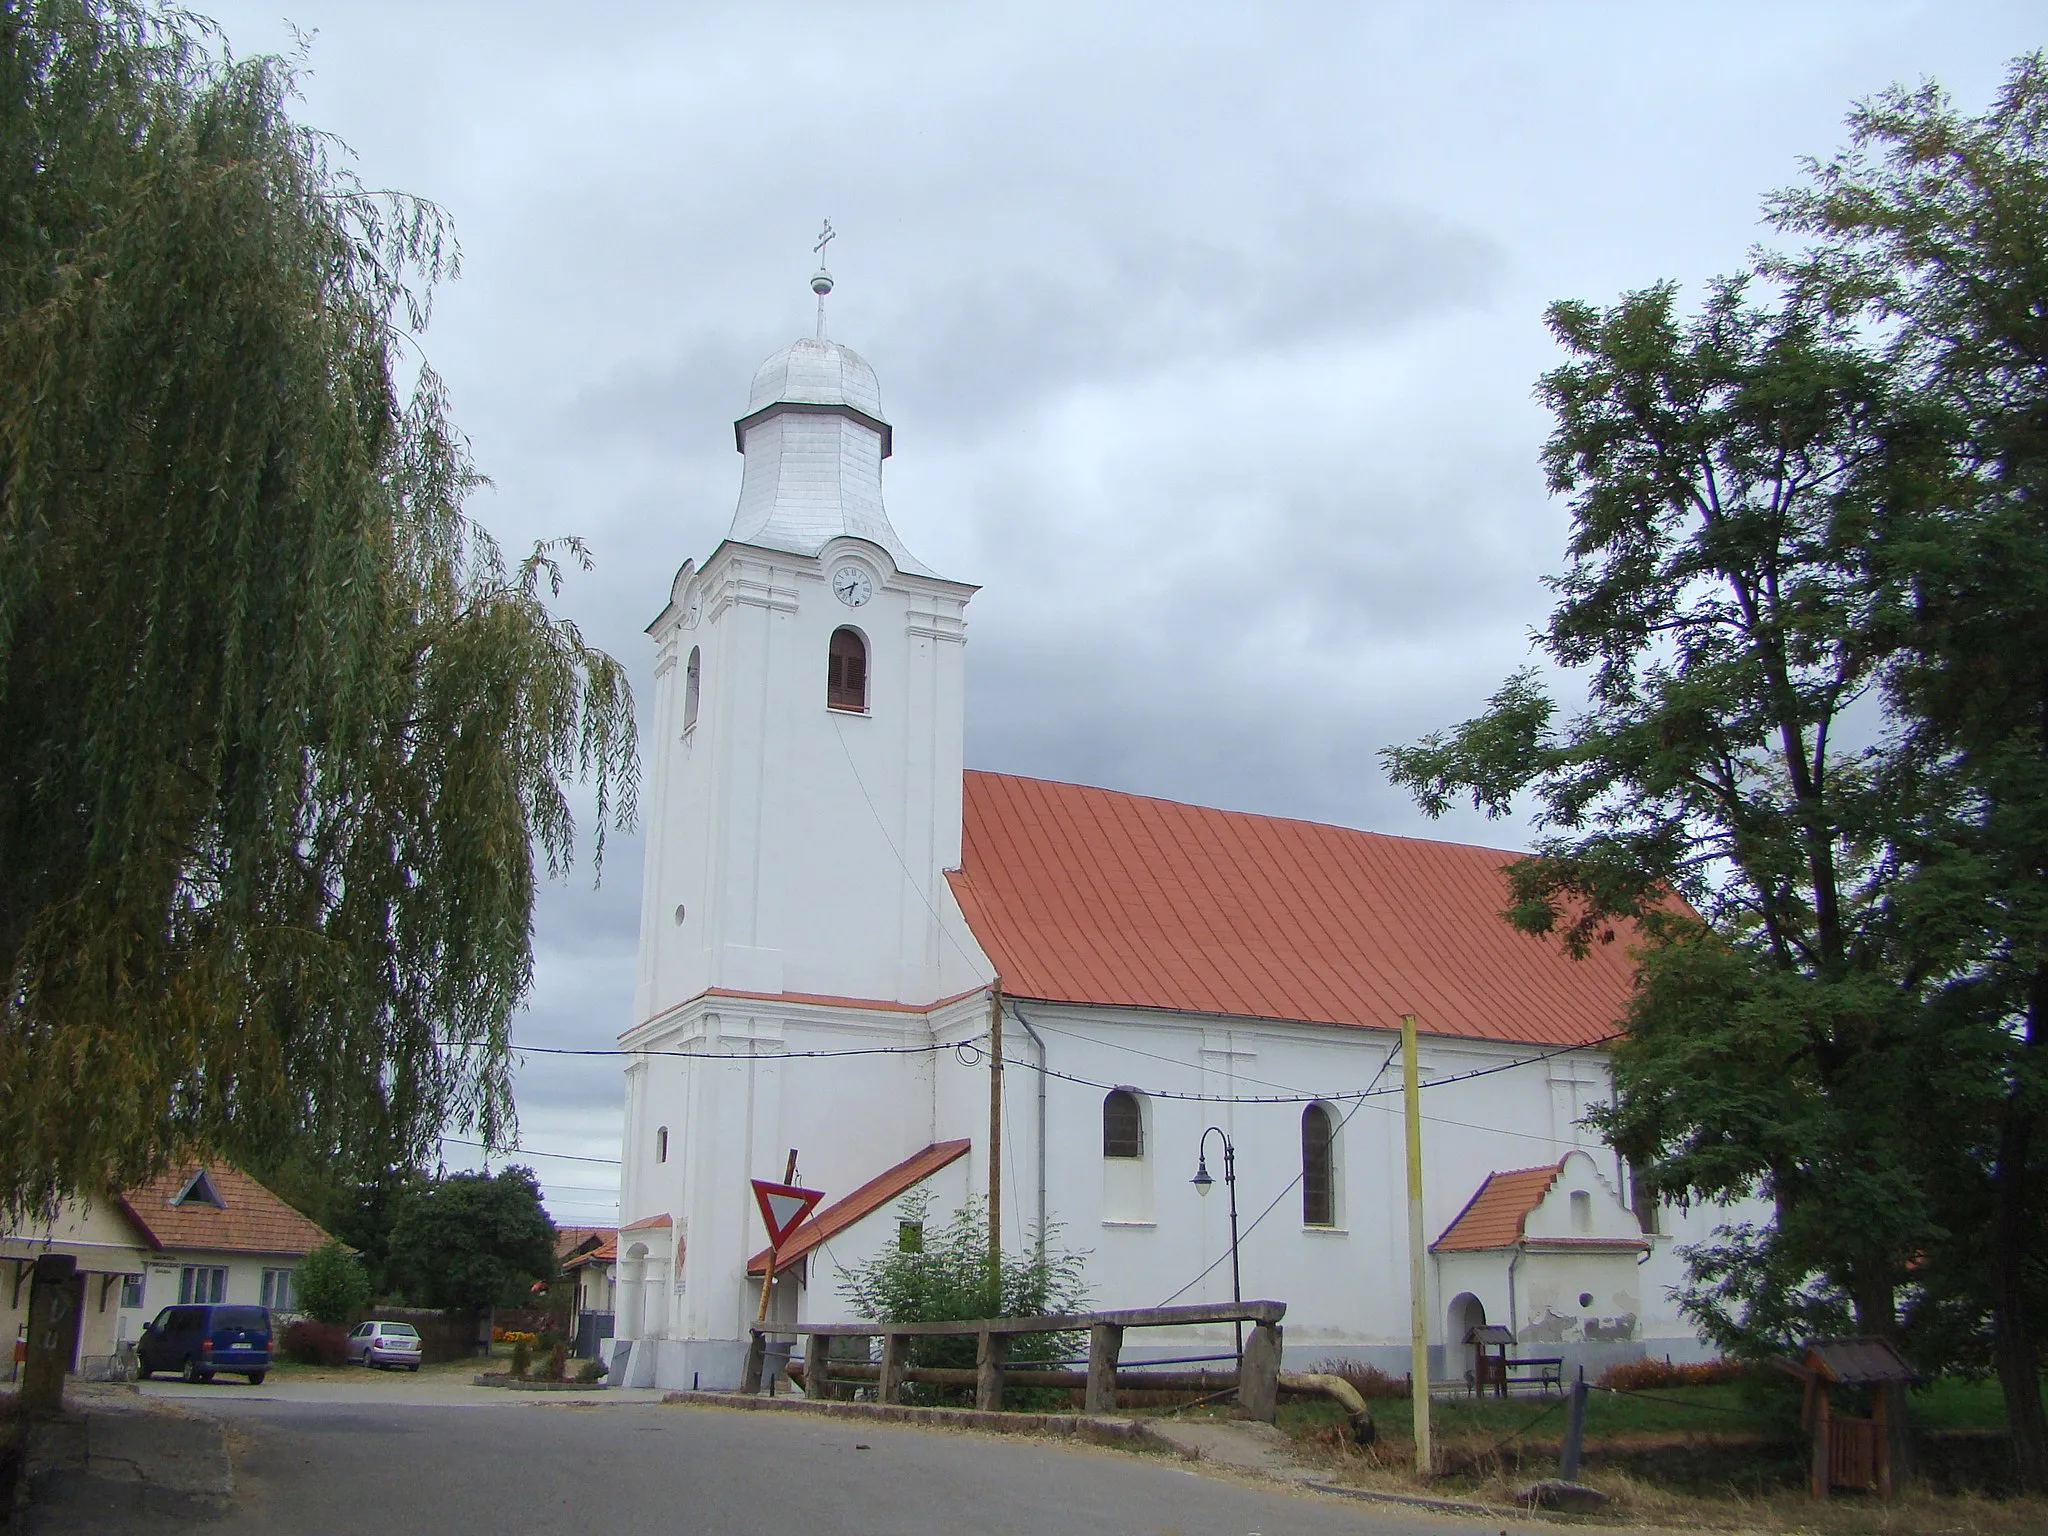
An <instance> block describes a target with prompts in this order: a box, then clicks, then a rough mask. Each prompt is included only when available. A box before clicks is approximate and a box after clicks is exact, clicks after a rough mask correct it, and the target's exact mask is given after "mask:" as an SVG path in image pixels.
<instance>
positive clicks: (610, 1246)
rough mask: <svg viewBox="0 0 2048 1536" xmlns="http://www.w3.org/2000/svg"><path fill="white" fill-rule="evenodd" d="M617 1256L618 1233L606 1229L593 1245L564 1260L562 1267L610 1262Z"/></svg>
mask: <svg viewBox="0 0 2048 1536" xmlns="http://www.w3.org/2000/svg"><path fill="white" fill-rule="evenodd" d="M618 1256H619V1235H618V1233H616V1232H612V1231H609V1230H607V1231H606V1233H605V1235H604V1237H602V1238H601V1239H599V1241H598V1243H597V1245H596V1246H595V1247H593V1248H585V1249H584V1250H583V1251H582V1252H580V1253H577V1254H575V1255H574V1256H573V1257H571V1258H569V1259H567V1260H565V1261H564V1262H563V1264H562V1268H563V1269H565V1270H567V1269H581V1268H582V1267H583V1266H584V1265H586V1264H610V1263H612V1262H614V1261H615V1260H617V1258H618Z"/></svg>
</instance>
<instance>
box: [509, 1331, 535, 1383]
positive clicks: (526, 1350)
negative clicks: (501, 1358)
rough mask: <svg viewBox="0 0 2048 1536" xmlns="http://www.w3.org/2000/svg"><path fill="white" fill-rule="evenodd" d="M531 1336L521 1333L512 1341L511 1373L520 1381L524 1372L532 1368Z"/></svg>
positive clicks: (524, 1376) (523, 1378) (524, 1375)
mask: <svg viewBox="0 0 2048 1536" xmlns="http://www.w3.org/2000/svg"><path fill="white" fill-rule="evenodd" d="M531 1337H532V1336H531V1335H529V1334H521V1335H520V1336H519V1337H518V1338H517V1339H515V1340H513V1342H512V1374H513V1375H514V1376H517V1377H518V1378H519V1379H520V1380H521V1381H524V1380H525V1379H526V1373H527V1372H528V1371H530V1370H532V1369H533V1344H532V1342H531Z"/></svg>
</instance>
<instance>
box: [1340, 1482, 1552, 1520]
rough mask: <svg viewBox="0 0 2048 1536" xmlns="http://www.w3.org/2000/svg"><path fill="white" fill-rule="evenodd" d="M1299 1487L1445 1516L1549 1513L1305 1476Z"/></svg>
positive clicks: (1519, 1517)
mask: <svg viewBox="0 0 2048 1536" xmlns="http://www.w3.org/2000/svg"><path fill="white" fill-rule="evenodd" d="M1301 1486H1302V1487H1304V1488H1313V1489H1315V1491H1316V1492H1317V1493H1334V1494H1337V1495H1339V1496H1340V1497H1342V1498H1347V1499H1364V1500H1367V1501H1369V1502H1371V1503H1375V1504H1407V1505H1410V1506H1412V1507H1414V1508H1417V1509H1434V1510H1437V1511H1440V1512H1441V1513H1443V1514H1447V1515H1485V1516H1486V1517H1487V1518H1488V1519H1489V1520H1493V1519H1500V1520H1527V1519H1530V1518H1532V1517H1533V1518H1537V1519H1541V1518H1543V1517H1545V1516H1547V1515H1548V1514H1549V1513H1550V1511H1548V1510H1527V1509H1522V1508H1519V1507H1512V1506H1509V1505H1506V1504H1475V1503H1473V1502H1472V1501H1470V1500H1469V1499H1437V1498H1432V1497H1430V1496H1429V1495H1428V1494H1426V1493H1387V1492H1384V1491H1382V1490H1381V1489H1378V1488H1353V1487H1350V1486H1348V1485H1346V1484H1344V1483H1323V1482H1315V1481H1313V1480H1311V1479H1308V1478H1303V1479H1302V1483H1301Z"/></svg>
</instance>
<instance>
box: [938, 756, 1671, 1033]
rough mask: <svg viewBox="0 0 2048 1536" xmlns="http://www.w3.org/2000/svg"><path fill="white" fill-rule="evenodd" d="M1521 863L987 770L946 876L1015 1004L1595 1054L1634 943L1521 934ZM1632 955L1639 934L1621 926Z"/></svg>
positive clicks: (1620, 1000)
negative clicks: (1510, 868) (1408, 1032)
mask: <svg viewBox="0 0 2048 1536" xmlns="http://www.w3.org/2000/svg"><path fill="white" fill-rule="evenodd" d="M1519 857H1520V855H1518V854H1513V853H1507V852H1503V851H1501V850H1499V849H1493V848H1474V847H1468V846H1465V845H1463V844H1458V843H1438V842H1430V841H1428V840H1426V839H1422V838H1412V837H1390V836H1386V835H1385V834H1382V833H1377V832H1360V831H1356V830H1354V829H1352V828H1349V827H1331V826H1323V825H1320V824H1318V823H1315V822H1307V821H1288V820H1285V819H1282V818H1280V817H1276V816H1253V815H1248V814H1246V813H1244V812H1240V811H1219V810H1211V809H1208V808H1205V807H1202V806H1193V805H1182V804H1179V803H1178V802H1175V801H1171V800H1154V799H1150V798H1148V797H1146V796H1143V795H1130V794H1123V793H1120V792H1118V791H1115V790H1107V789H1092V788H1088V787H1086V786H1083V785H1079V784H1060V783H1055V782H1053V781H1050V780H1046V779H1025V778H1018V777H1015V776H1013V775H1010V774H999V773H980V772H970V773H968V774H967V775H966V776H965V784H964V805H963V814H962V829H961V858H960V868H959V869H958V870H955V871H950V872H949V874H948V878H949V879H950V880H951V882H952V886H953V891H954V894H955V895H956V897H957V898H958V899H959V902H960V907H961V910H962V912H963V913H964V914H965V916H966V918H967V922H968V926H969V927H970V928H971V929H972V930H973V932H974V936H975V938H976V939H977V940H978V941H979V942H980V944H981V946H982V948H983V950H984V951H986V952H987V954H988V956H989V958H990V960H992V961H993V962H994V963H995V966H996V969H997V971H998V973H999V974H1000V975H1001V977H1002V982H1003V988H1004V990H1005V991H1007V992H1009V993H1011V994H1013V995H1015V996H1019V997H1025V998H1041V999H1044V1000H1046V1001H1051V1002H1066V1003H1090V1004H1103V1005H1111V1006H1123V1007H1138V1008H1161V1009H1171V1010H1174V1011H1176V1012H1184V1013H1207V1014H1221V1015H1236V1016H1240V1017H1252V1018H1271V1019H1287V1020H1298V1021H1306V1022H1310V1023H1321V1024H1348V1025H1362V1026H1367V1027H1371V1028H1378V1029H1391V1028H1395V1027H1397V1026H1398V1024H1399V1021H1400V1017H1401V1015H1402V1014H1404V1013H1413V1014H1415V1015H1416V1017H1417V1020H1418V1023H1419V1024H1420V1027H1421V1028H1422V1029H1423V1030H1424V1031H1425V1032H1426V1033H1429V1034H1434V1035H1462V1036H1469V1037H1472V1038H1476V1039H1487V1040H1506V1041H1515V1042H1519V1043H1523V1044H1530V1045H1563V1046H1572V1045H1592V1044H1596V1043H1598V1042H1599V1041H1601V1040H1604V1039H1607V1038H1610V1037H1612V1036H1613V1035H1614V1034H1615V1033H1616V1032H1617V1031H1618V1029H1619V1027H1620V1022H1619V1021H1620V1020H1621V1019H1622V1017H1623V1016H1624V1014H1625V1013H1626V1012H1627V1009H1628V1004H1629V999H1630V995H1631V992H1632V990H1633V987H1634V984H1635V964H1634V961H1633V960H1632V959H1631V958H1630V956H1629V953H1628V948H1629V946H1628V944H1627V943H1626V942H1615V943H1608V944H1598V945H1595V946H1594V948H1593V951H1592V953H1591V954H1589V955H1588V956H1587V957H1586V958H1585V959H1584V960H1580V961H1574V960H1572V959H1570V958H1569V957H1567V956H1566V955H1564V954H1563V953H1562V952H1561V951H1560V950H1559V949H1558V947H1557V945H1556V944H1555V943H1553V942H1550V941H1548V940H1545V939H1541V938H1536V937H1533V936H1531V935H1528V934H1525V933H1522V932H1520V931H1518V930H1516V929H1515V928H1513V927H1511V926H1510V925H1509V924H1508V923H1507V922H1505V921H1504V920H1503V919H1502V917H1501V913H1502V912H1503V911H1504V910H1505V909H1506V908H1507V906H1508V904H1509V897H1508V887H1507V879H1506V876H1505V875H1504V874H1503V872H1502V871H1503V867H1504V866H1505V865H1507V864H1509V863H1512V862H1513V861H1514V860H1515V859H1517V858H1519ZM1618 930H1619V931H1618V935H1617V936H1618V938H1619V939H1621V940H1624V941H1625V940H1626V939H1627V937H1628V936H1629V935H1628V933H1627V932H1626V931H1625V930H1623V929H1620V925H1618Z"/></svg>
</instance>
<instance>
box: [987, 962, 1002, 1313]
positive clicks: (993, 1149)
mask: <svg viewBox="0 0 2048 1536" xmlns="http://www.w3.org/2000/svg"><path fill="white" fill-rule="evenodd" d="M988 1294H989V1315H990V1316H991V1317H993V1316H995V1315H997V1314H999V1313H1000V1312H1001V1311H1002V1310H1003V978H1002V977H1000V976H998V977H997V978H996V979H995V981H994V982H993V983H991V984H990V987H989V1004H988Z"/></svg>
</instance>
